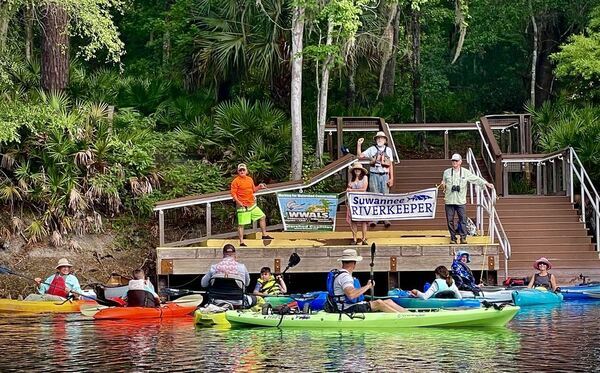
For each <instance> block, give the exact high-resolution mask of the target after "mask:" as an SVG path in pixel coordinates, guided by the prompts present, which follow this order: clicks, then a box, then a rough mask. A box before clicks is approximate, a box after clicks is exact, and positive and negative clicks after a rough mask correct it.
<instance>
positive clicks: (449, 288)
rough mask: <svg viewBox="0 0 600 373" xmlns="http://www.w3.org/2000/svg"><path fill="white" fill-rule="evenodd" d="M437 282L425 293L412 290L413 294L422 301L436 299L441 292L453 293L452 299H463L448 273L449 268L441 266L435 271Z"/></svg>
mask: <svg viewBox="0 0 600 373" xmlns="http://www.w3.org/2000/svg"><path fill="white" fill-rule="evenodd" d="M434 273H435V281H433V284H431V286H430V287H429V289H427V291H426V292H425V293H421V292H420V291H418V290H417V289H413V290H411V291H410V292H411V294H412V295H413V296H415V297H418V298H421V299H429V298H431V297H435V295H439V293H441V292H448V293H453V294H452V295H454V296H453V297H452V298H455V299H462V295H460V291H459V290H458V288H457V287H456V284H455V283H454V280H452V276H450V273H449V272H448V268H446V267H444V266H439V267H437V268H436V269H435V271H434Z"/></svg>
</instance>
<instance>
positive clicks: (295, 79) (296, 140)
mask: <svg viewBox="0 0 600 373" xmlns="http://www.w3.org/2000/svg"><path fill="white" fill-rule="evenodd" d="M303 37H304V7H303V6H299V5H297V6H296V7H295V8H294V12H293V16H292V79H291V87H290V91H291V93H290V115H291V119H292V165H291V177H292V180H301V179H302V41H303Z"/></svg>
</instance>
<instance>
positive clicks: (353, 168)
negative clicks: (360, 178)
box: [350, 162, 369, 174]
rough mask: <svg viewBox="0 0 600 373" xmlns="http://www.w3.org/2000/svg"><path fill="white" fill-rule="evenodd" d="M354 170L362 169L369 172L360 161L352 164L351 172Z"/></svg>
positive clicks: (366, 172)
mask: <svg viewBox="0 0 600 373" xmlns="http://www.w3.org/2000/svg"><path fill="white" fill-rule="evenodd" d="M354 170H361V171H362V172H363V173H365V174H368V173H369V171H367V169H366V168H364V167H363V165H362V164H361V163H360V162H354V163H352V166H350V172H353V171H354Z"/></svg>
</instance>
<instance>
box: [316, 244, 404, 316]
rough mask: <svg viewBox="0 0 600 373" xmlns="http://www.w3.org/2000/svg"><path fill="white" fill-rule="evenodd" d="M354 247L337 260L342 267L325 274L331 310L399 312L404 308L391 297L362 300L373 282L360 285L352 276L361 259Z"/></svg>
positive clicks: (345, 311)
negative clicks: (368, 300)
mask: <svg viewBox="0 0 600 373" xmlns="http://www.w3.org/2000/svg"><path fill="white" fill-rule="evenodd" d="M362 259H363V258H362V256H360V255H358V253H357V252H356V250H354V249H346V250H344V251H343V252H342V257H341V258H339V259H338V262H342V269H341V270H338V269H334V270H332V271H331V272H329V274H328V276H327V292H328V295H329V303H330V304H331V305H332V306H333V308H334V309H331V310H330V311H332V312H344V313H357V312H358V313H365V312H376V311H381V312H387V313H400V312H405V311H406V309H404V308H402V307H400V306H399V305H397V304H396V303H394V301H392V300H391V299H385V300H383V299H376V300H372V301H370V302H367V301H364V295H363V294H364V293H366V292H367V291H369V290H370V289H371V288H374V287H375V282H374V281H371V280H369V281H368V282H367V284H366V285H365V286H360V282H359V281H358V279H357V278H354V277H352V272H353V271H354V269H355V268H356V263H357V262H360V261H362Z"/></svg>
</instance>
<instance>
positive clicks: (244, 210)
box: [237, 204, 265, 225]
mask: <svg viewBox="0 0 600 373" xmlns="http://www.w3.org/2000/svg"><path fill="white" fill-rule="evenodd" d="M264 216H265V213H264V212H263V211H262V210H261V209H260V207H258V206H257V205H256V204H255V205H253V206H250V207H240V208H238V209H237V220H238V225H248V224H250V223H252V222H253V221H257V220H260V219H262V218H263V217H264Z"/></svg>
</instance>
